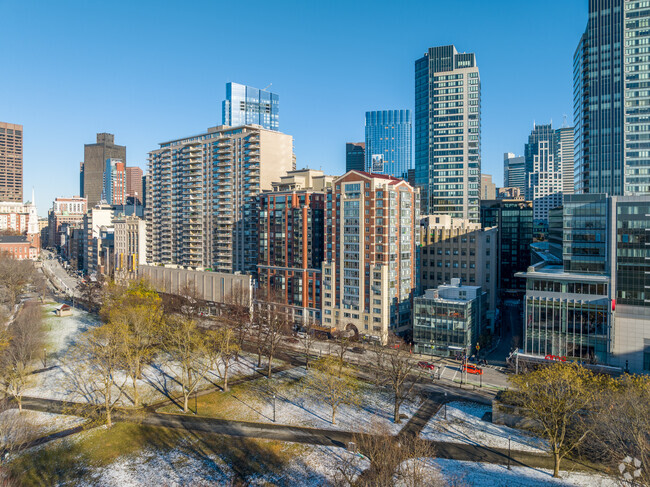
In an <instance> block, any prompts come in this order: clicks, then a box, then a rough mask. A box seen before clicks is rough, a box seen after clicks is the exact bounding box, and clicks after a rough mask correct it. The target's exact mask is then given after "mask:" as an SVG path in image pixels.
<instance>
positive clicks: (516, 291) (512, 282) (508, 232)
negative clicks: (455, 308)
mask: <svg viewBox="0 0 650 487" xmlns="http://www.w3.org/2000/svg"><path fill="white" fill-rule="evenodd" d="M481 224H482V225H483V228H491V227H498V235H499V241H498V245H497V252H498V262H499V265H498V274H497V279H498V284H497V290H498V292H499V295H500V297H501V298H502V299H503V298H507V297H508V296H512V297H519V296H521V295H523V292H524V290H525V283H524V282H523V280H522V279H519V278H517V277H515V274H516V273H517V272H520V271H524V270H526V269H527V268H528V266H529V265H530V263H531V255H530V244H531V243H532V242H533V204H532V203H531V202H530V201H522V200H507V199H503V200H492V201H488V200H485V201H481Z"/></svg>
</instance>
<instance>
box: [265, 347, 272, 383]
mask: <svg viewBox="0 0 650 487" xmlns="http://www.w3.org/2000/svg"><path fill="white" fill-rule="evenodd" d="M272 368H273V353H269V369H268V372H267V373H266V374H267V377H268V378H269V379H270V378H271V369H272Z"/></svg>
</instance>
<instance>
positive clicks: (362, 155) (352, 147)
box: [345, 142, 366, 172]
mask: <svg viewBox="0 0 650 487" xmlns="http://www.w3.org/2000/svg"><path fill="white" fill-rule="evenodd" d="M365 166H366V144H365V143H364V142H347V143H346V144H345V172H348V171H353V170H354V171H363V170H364V169H365Z"/></svg>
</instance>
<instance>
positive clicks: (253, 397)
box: [167, 367, 421, 434]
mask: <svg viewBox="0 0 650 487" xmlns="http://www.w3.org/2000/svg"><path fill="white" fill-rule="evenodd" d="M306 374H307V371H305V369H304V368H302V367H301V368H294V369H290V370H286V371H283V372H279V373H276V374H274V376H273V378H272V379H271V381H269V380H268V379H266V378H260V379H258V380H256V381H254V382H251V383H249V384H247V385H246V386H245V388H243V389H241V390H238V391H233V392H231V393H229V396H225V397H223V399H222V400H221V402H220V403H219V415H220V417H223V418H226V419H231V420H239V421H259V422H263V423H272V422H273V394H274V393H275V396H276V399H275V405H276V407H275V411H276V416H275V419H276V423H278V424H289V425H296V426H306V427H314V428H324V429H341V430H347V431H358V432H365V431H372V427H373V426H376V425H377V424H379V425H382V426H385V427H387V428H388V430H389V431H390V432H391V433H393V434H397V433H398V432H399V430H400V429H401V428H402V427H403V426H404V424H406V422H407V421H408V419H404V420H402V423H401V424H395V423H393V397H392V395H391V394H390V392H389V391H388V390H386V389H382V388H378V387H376V386H373V385H370V384H364V385H363V386H362V387H361V389H360V393H359V396H360V400H359V404H358V405H341V406H339V408H338V410H337V412H336V424H332V409H331V407H330V406H329V405H328V404H326V403H325V402H324V401H322V400H321V399H319V398H317V397H315V396H314V395H313V394H312V392H311V391H310V389H309V388H308V387H306V386H305V383H304V380H303V379H304V378H305V375H306ZM420 403H421V400H420V399H419V398H417V399H416V400H415V401H413V402H408V401H405V402H404V404H403V405H402V407H401V413H402V414H406V415H407V416H408V418H410V417H411V416H412V415H413V414H414V413H415V412H416V411H417V409H418V407H419V405H420ZM167 411H170V410H169V409H167ZM174 412H176V410H174Z"/></svg>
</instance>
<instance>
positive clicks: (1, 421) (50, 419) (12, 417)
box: [0, 409, 86, 444]
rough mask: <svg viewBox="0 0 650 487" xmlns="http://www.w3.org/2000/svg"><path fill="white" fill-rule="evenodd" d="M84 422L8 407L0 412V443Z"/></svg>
mask: <svg viewBox="0 0 650 487" xmlns="http://www.w3.org/2000/svg"><path fill="white" fill-rule="evenodd" d="M85 422H86V420H85V419H83V418H78V417H76V416H66V415H62V414H53V413H43V412H40V411H29V410H23V412H22V413H19V412H18V409H8V410H6V411H3V412H2V413H0V443H2V444H6V443H15V442H16V441H17V442H19V443H23V442H25V441H30V440H33V439H36V438H40V437H42V436H46V435H49V434H51V433H56V432H58V431H63V430H66V429H69V428H74V427H76V426H81V425H82V424H84V423H85Z"/></svg>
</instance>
